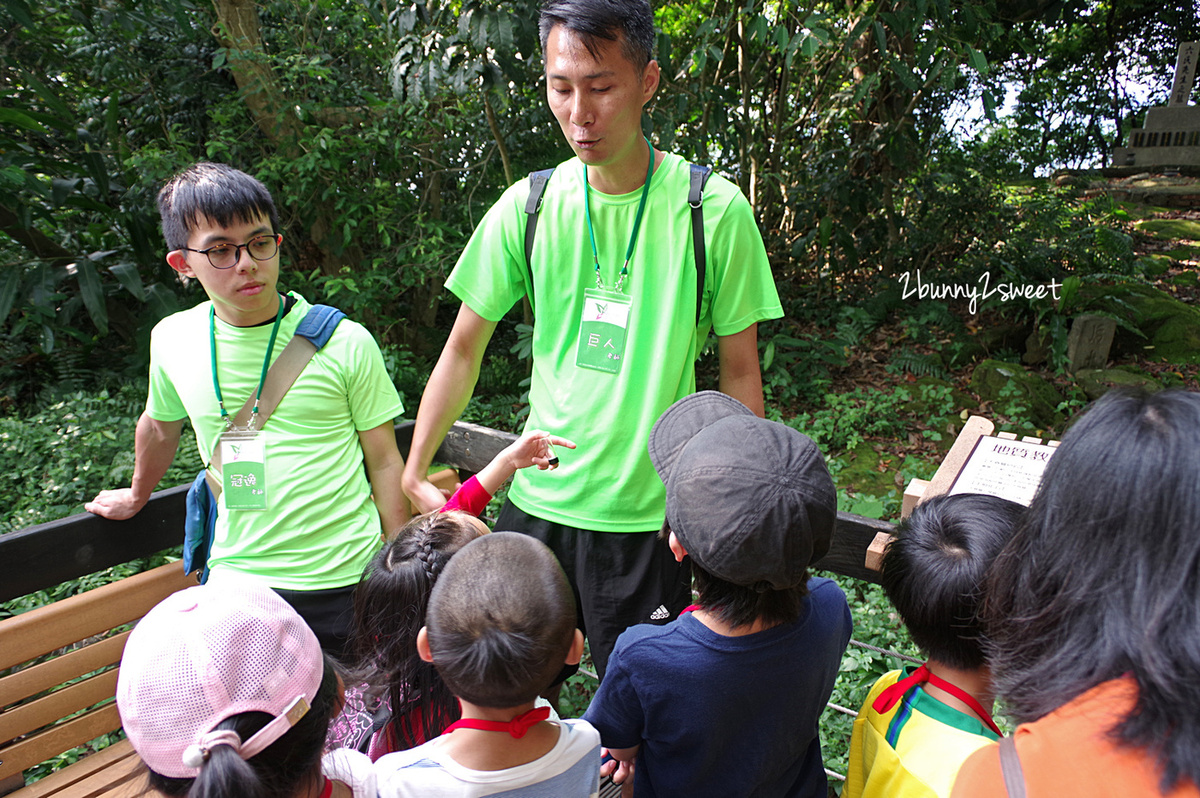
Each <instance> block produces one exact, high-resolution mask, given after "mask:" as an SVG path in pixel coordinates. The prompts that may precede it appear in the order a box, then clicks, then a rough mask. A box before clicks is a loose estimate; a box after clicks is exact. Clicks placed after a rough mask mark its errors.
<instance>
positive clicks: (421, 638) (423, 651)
mask: <svg viewBox="0 0 1200 798" xmlns="http://www.w3.org/2000/svg"><path fill="white" fill-rule="evenodd" d="M417 656H418V657H420V658H421V659H422V660H423V661H425V662H433V652H432V651H430V650H429V633H428V632H426V631H425V627H424V626H422V627H421V631H419V632H417Z"/></svg>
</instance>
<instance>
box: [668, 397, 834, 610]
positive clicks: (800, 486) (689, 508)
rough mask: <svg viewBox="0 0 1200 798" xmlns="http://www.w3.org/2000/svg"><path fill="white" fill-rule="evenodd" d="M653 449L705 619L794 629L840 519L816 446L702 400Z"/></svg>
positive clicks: (684, 406) (738, 409)
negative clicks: (814, 567)
mask: <svg viewBox="0 0 1200 798" xmlns="http://www.w3.org/2000/svg"><path fill="white" fill-rule="evenodd" d="M649 448H650V460H651V461H652V462H653V463H654V467H655V468H656V469H657V470H658V475H659V477H660V478H661V479H662V481H663V484H664V485H665V486H666V492H667V502H666V527H665V528H666V529H669V531H670V534H671V535H672V536H673V537H674V538H675V539H676V541H677V543H678V544H679V546H680V550H681V551H684V552H686V553H687V554H688V555H690V556H691V558H692V571H693V574H694V575H695V577H696V586H697V590H698V591H699V593H700V604H701V605H702V606H703V607H704V609H706V610H708V611H710V612H713V613H714V614H715V615H717V617H719V618H720V619H721V620H723V621H724V622H726V623H728V624H730V625H732V626H743V625H746V624H750V623H753V622H754V621H755V620H756V619H758V618H762V619H763V620H764V621H766V622H769V623H786V622H788V621H790V620H793V619H794V618H795V617H796V615H797V613H799V611H800V602H801V599H802V598H803V597H804V595H805V594H806V592H807V588H806V583H807V581H808V566H809V565H810V564H811V563H813V562H815V561H816V560H818V559H820V558H821V557H823V556H824V555H825V552H827V551H828V550H829V542H830V540H831V538H832V536H833V525H834V521H835V519H836V517H837V499H836V493H835V491H834V487H833V480H832V479H831V478H830V476H829V471H828V469H826V467H825V460H824V458H823V457H822V455H821V452H820V450H819V449H817V446H816V444H815V443H813V442H812V440H811V439H809V438H808V437H807V436H805V435H802V434H801V433H799V432H797V431H796V430H794V429H791V428H790V427H787V426H784V425H783V424H778V423H775V422H773V421H766V420H764V419H761V418H759V417H757V416H755V415H754V414H753V413H752V412H751V411H750V410H749V408H747V407H746V406H745V405H743V404H741V403H740V402H738V401H737V400H736V399H732V398H730V397H728V396H726V395H725V394H722V393H717V392H716V391H702V392H700V393H696V394H692V395H691V396H687V397H685V398H683V399H680V400H679V401H678V402H676V403H675V404H673V405H671V406H670V407H669V408H667V410H666V412H665V413H663V414H662V416H661V417H660V418H659V419H658V421H656V422H655V424H654V428H653V429H652V430H651V432H650V447H649ZM672 545H673V548H674V544H672ZM678 554H679V552H678V551H677V555H678Z"/></svg>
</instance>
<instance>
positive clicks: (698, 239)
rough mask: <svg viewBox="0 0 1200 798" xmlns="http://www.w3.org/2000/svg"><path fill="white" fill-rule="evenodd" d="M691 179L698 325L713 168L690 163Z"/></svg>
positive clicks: (690, 192) (690, 203)
mask: <svg viewBox="0 0 1200 798" xmlns="http://www.w3.org/2000/svg"><path fill="white" fill-rule="evenodd" d="M688 167H689V168H690V169H691V179H690V181H689V183H688V205H689V206H691V209H692V255H693V257H694V258H695V259H696V324H699V323H700V309H701V306H702V305H703V303H704V275H705V271H706V270H707V266H708V264H707V262H706V260H707V259H706V256H705V252H704V185H705V184H706V183H707V182H708V178H709V177H711V176H712V167H711V166H700V165H699V164H694V163H689V164H688Z"/></svg>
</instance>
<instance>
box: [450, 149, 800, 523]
mask: <svg viewBox="0 0 1200 798" xmlns="http://www.w3.org/2000/svg"><path fill="white" fill-rule="evenodd" d="M688 182H689V169H688V164H687V162H686V161H684V160H683V159H682V158H680V157H679V156H677V155H670V154H668V155H666V156H665V158H664V160H663V163H662V164H661V165H660V166H659V168H658V169H657V170H655V172H654V176H653V178H652V179H651V182H650V192H649V197H648V199H647V203H646V210H645V216H644V219H643V221H642V227H641V231H640V233H639V235H638V240H637V244H636V249H635V250H634V253H633V258H632V261H631V263H630V265H629V276H628V277H627V278H626V280H625V284H624V291H623V293H624V294H625V295H626V296H628V297H630V298H631V299H632V301H633V304H632V309H631V311H630V319H629V326H628V332H627V343H626V348H625V352H624V360H623V365H622V367H621V369H620V371H619V373H617V374H609V373H606V372H602V371H595V370H591V369H587V368H581V367H579V366H577V365H576V354H577V350H578V348H579V342H580V335H579V333H580V316H581V314H582V312H583V304H584V291H585V290H586V289H589V288H594V287H595V285H596V273H595V266H594V264H593V261H592V249H591V245H590V243H589V239H588V230H587V223H586V221H585V216H584V199H585V195H584V170H583V164H582V163H581V162H580V161H579V160H577V159H572V160H570V161H567V162H566V163H564V164H562V165H560V166H559V167H558V168H557V169H556V170H555V172H554V175H553V177H552V178H551V179H550V182H549V184H548V185H547V186H546V193H545V196H544V200H543V203H542V209H541V216H540V217H539V219H538V228H537V238H536V240H535V243H534V249H533V258H532V260H533V264H532V267H533V291H532V292H531V293H532V301H533V304H534V311H535V315H536V317H537V322H536V324H535V325H534V334H533V378H532V382H531V385H530V389H529V403H530V412H529V420H528V424H529V426H530V427H533V428H541V429H545V430H549V431H551V432H554V433H555V434H558V435H562V436H564V437H566V438H570V439H572V440H574V441H575V442H576V443H577V444H578V446H579V448H578V449H576V450H574V451H571V450H567V449H559V450H557V453H558V456H559V460H560V466H559V468H558V469H557V470H556V471H554V472H539V473H527V472H528V471H531V470H532V469H526V470H522V471H518V472H517V475H516V477H514V479H513V486H512V489H511V491H510V493H509V496H510V498H511V499H512V500H513V502H514V503H515V504H516V505H517V506H518V507H520V508H521V509H522V510H524V511H525V512H527V513H530V514H531V515H534V516H537V517H540V518H545V519H547V520H550V521H555V522H558V523H562V524H566V525H568V526H574V527H578V528H581V529H591V530H597V531H603V532H644V531H648V530H652V529H656V528H658V527H659V526H661V524H662V520H663V506H664V491H663V486H662V482H661V481H660V480H659V478H658V475H657V474H656V473H655V471H654V467H653V466H652V465H651V463H650V457H649V455H648V454H647V451H646V444H647V441H648V439H649V435H650V428H651V427H652V426H653V425H654V422H655V421H656V420H657V419H658V417H659V415H661V414H662V412H663V411H664V410H666V409H667V407H669V406H670V405H671V403H672V402H674V401H675V400H677V399H681V398H683V397H684V396H687V395H688V394H690V393H693V392H695V390H696V376H695V368H694V366H695V361H696V356H697V354H698V352H699V347H700V346H702V345H703V343H704V341H705V339H706V337H707V336H708V331H709V329H710V328H711V329H713V330H715V331H716V334H717V335H732V334H734V333H738V332H741V331H742V330H745V329H746V328H747V327H749V326H750V325H752V324H755V323H757V322H759V321H763V320H766V319H773V318H779V317H781V316H782V315H783V309H782V308H781V307H780V304H779V295H778V294H777V292H776V290H775V283H774V281H773V279H772V277H771V269H770V264H769V263H768V261H767V254H766V250H765V248H764V247H763V243H762V236H761V235H760V234H759V232H758V227H757V226H756V224H755V222H754V214H753V211H752V210H751V208H750V204H749V203H748V202H747V201H746V199H745V197H743V196H742V194H741V192H740V191H739V190H738V188H737V186H735V185H733V184H732V183H730V182H729V181H727V180H725V179H724V178H722V177H720V176H718V175H715V174H714V175H713V176H712V177H711V178H710V179H709V181H708V184H707V186H706V188H705V193H704V240H705V249H706V252H707V277H706V279H705V288H704V304H703V308H702V312H701V319H700V324H699V325H698V326H697V324H696V266H695V260H694V258H693V255H692V226H691V209H690V208H689V207H688V203H687V196H688ZM528 196H529V181H528V180H522V181H520V182H518V183H516V184H515V185H513V186H511V187H510V188H509V189H508V190H507V191H506V192H505V193H504V195H503V196H502V197H501V198H500V200H499V201H498V202H497V203H496V204H495V205H494V206H492V208H491V209H490V210H489V211H488V213H487V215H486V216H485V217H484V218H483V220H482V221H481V222H480V224H479V227H478V228H477V229H476V230H475V233H474V235H472V237H471V240H470V242H469V243H468V244H467V247H466V249H465V250H464V251H463V254H462V256H461V257H460V258H459V261H458V265H457V266H455V268H454V271H453V273H451V275H450V277H449V279H448V280H447V281H446V287H447V288H449V289H450V290H451V291H452V292H454V294H455V295H457V296H458V297H459V298H460V299H462V300H463V301H464V302H465V303H466V304H467V306H468V307H470V308H471V309H472V310H473V311H475V312H476V313H478V314H479V315H480V316H482V317H483V318H485V319H488V320H490V321H498V320H499V319H500V318H501V317H502V316H504V314H505V313H507V312H508V310H509V309H510V308H511V307H512V306H513V305H514V304H515V303H516V302H517V301H518V300H519V299H520V298H521V297H522V296H524V295H525V294H526V293H530V292H529V272H528V270H527V269H526V266H525V219H526V215H525V200H526V199H527V197H528ZM640 199H641V189H638V190H637V191H635V192H632V193H630V194H624V195H620V196H611V195H605V194H601V193H600V192H598V191H592V192H591V205H592V223H593V227H594V229H595V232H596V247H597V251H598V252H599V258H600V269H601V275H602V278H603V281H604V285H605V287H606V288H608V289H612V288H613V287H614V285H615V283H616V279H617V275H618V273H619V272H620V270H621V265H622V263H623V262H624V259H625V250H626V247H627V246H628V243H629V236H630V234H631V232H632V231H633V226H634V218H635V216H636V215H637V209H638V202H639V200H640Z"/></svg>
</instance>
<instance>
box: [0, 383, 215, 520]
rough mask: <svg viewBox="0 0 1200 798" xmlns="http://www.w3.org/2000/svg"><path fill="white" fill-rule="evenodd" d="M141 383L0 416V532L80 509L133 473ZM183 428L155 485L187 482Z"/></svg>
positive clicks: (192, 471)
mask: <svg viewBox="0 0 1200 798" xmlns="http://www.w3.org/2000/svg"><path fill="white" fill-rule="evenodd" d="M145 399H146V385H145V382H142V383H140V384H138V383H136V382H135V383H132V384H126V385H123V386H121V387H120V388H118V389H115V390H113V391H111V392H110V391H108V390H102V391H99V392H98V393H87V392H82V391H80V392H76V393H73V394H70V395H68V396H66V397H64V398H63V400H62V401H59V402H56V403H55V404H52V405H50V406H49V407H47V408H45V409H44V410H41V411H38V412H35V413H32V414H30V415H28V416H25V417H9V416H6V417H0V504H2V505H3V508H4V509H3V512H2V514H0V533H3V532H8V531H12V530H14V529H20V528H23V527H26V526H32V525H34V524H39V523H43V522H45V521H51V520H54V519H56V518H61V517H63V516H65V515H70V514H72V513H77V512H82V511H83V507H82V505H83V503H84V502H85V501H90V500H91V498H92V497H93V496H95V495H96V494H97V493H99V492H100V491H101V490H103V489H105V488H115V487H126V486H128V485H129V482H130V478H131V477H132V476H133V429H134V426H135V425H136V423H137V419H138V416H139V415H140V414H141V411H142V408H143V407H144V405H145ZM201 465H202V464H201V462H200V455H199V452H198V451H197V449H196V441H195V436H194V435H193V434H192V432H191V430H190V428H189V429H187V430H185V435H184V438H183V440H182V441H181V442H180V446H179V454H178V455H177V456H176V459H175V464H174V465H173V466H172V467H171V469H170V470H169V471H168V472H167V476H166V477H165V478H164V480H163V482H162V486H163V487H170V486H172V485H179V484H183V483H185V482H190V481H191V480H192V479H193V478H194V477H195V475H196V472H197V471H199V470H200V467H201Z"/></svg>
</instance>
